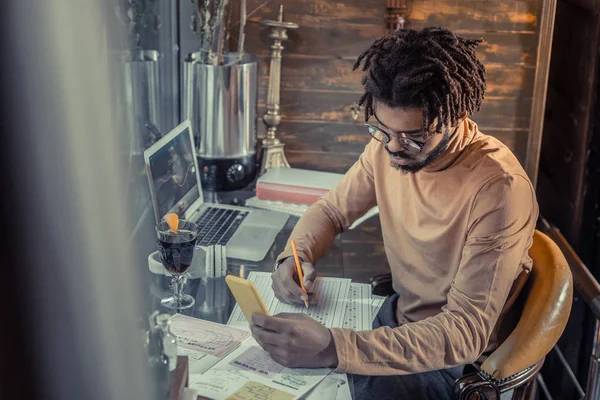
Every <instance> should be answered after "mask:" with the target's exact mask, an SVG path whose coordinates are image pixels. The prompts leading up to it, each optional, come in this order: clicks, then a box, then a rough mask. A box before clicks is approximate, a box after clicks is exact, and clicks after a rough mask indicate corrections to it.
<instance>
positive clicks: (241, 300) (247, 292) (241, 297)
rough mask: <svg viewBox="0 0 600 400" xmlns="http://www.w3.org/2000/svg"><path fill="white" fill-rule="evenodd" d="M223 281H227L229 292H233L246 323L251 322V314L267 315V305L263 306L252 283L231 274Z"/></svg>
mask: <svg viewBox="0 0 600 400" xmlns="http://www.w3.org/2000/svg"><path fill="white" fill-rule="evenodd" d="M225 282H227V286H229V289H230V290H231V293H233V297H235V300H236V301H237V302H238V304H239V305H240V308H241V309H242V312H243V313H244V316H245V317H246V319H247V320H248V323H250V324H251V323H252V314H265V315H269V311H268V310H267V306H265V303H264V301H263V299H262V298H261V297H260V294H259V293H258V290H257V289H256V286H254V283H252V282H250V281H249V280H247V279H244V278H240V277H237V276H233V275H227V276H226V277H225Z"/></svg>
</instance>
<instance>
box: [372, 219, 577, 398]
mask: <svg viewBox="0 0 600 400" xmlns="http://www.w3.org/2000/svg"><path fill="white" fill-rule="evenodd" d="M529 255H530V256H531V258H532V259H533V269H532V270H531V272H530V273H529V274H528V275H525V274H523V276H522V277H519V279H523V280H524V281H525V280H526V282H525V284H524V285H523V286H522V289H521V292H520V293H519V294H518V300H517V302H516V303H514V304H513V307H518V306H519V305H520V304H522V308H521V310H515V311H521V313H520V317H519V318H518V322H517V323H516V326H515V328H514V329H513V330H512V331H511V333H510V335H508V337H507V339H506V340H505V341H504V342H503V343H502V344H501V345H500V346H499V347H498V348H497V349H496V350H495V351H494V352H493V353H492V354H491V355H490V356H489V357H488V358H487V359H486V360H485V361H484V362H483V364H482V365H481V368H480V369H478V370H477V368H476V367H475V366H472V368H471V370H475V371H476V372H473V373H470V374H466V375H463V376H462V377H461V378H459V379H458V380H457V381H456V383H455V385H454V395H455V398H456V399H459V400H482V399H488V400H493V399H500V397H501V396H502V400H506V399H519V400H521V399H531V398H534V397H535V392H536V389H537V386H536V385H537V384H536V377H537V374H538V372H539V371H540V369H541V368H542V364H543V363H544V359H545V357H546V355H547V354H548V353H549V352H550V350H552V348H553V347H554V345H556V342H557V341H558V339H559V338H560V336H561V335H562V333H563V331H564V329H565V326H566V325H567V320H568V319H569V314H570V312H571V303H572V301H573V278H572V276H571V270H570V268H569V264H568V263H567V260H566V259H565V257H564V255H563V254H562V252H561V251H560V249H559V248H558V246H557V245H556V243H554V242H553V241H552V239H550V238H549V237H548V236H546V235H545V234H544V233H542V232H540V231H538V230H536V231H535V233H534V236H533V244H532V245H531V249H530V250H529ZM371 285H372V287H373V294H377V295H380V296H385V295H388V294H390V293H393V288H392V279H391V274H389V273H387V274H382V275H378V276H375V277H372V278H371ZM517 286H519V285H518V284H517ZM515 297H516V296H515ZM469 367H471V366H469Z"/></svg>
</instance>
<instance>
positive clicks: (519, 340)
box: [481, 230, 573, 380]
mask: <svg viewBox="0 0 600 400" xmlns="http://www.w3.org/2000/svg"><path fill="white" fill-rule="evenodd" d="M529 255H530V256H531V258H532V259H533V269H532V271H531V273H530V277H529V280H530V282H528V286H529V293H528V294H527V298H526V301H525V306H524V308H523V312H522V314H521V317H520V318H519V322H518V323H517V326H516V327H515V329H514V330H513V331H512V332H511V334H510V335H509V336H508V338H507V339H506V340H505V341H504V342H503V343H502V344H501V345H500V346H499V347H498V348H497V349H496V350H495V351H494V352H493V353H492V354H491V355H490V356H489V357H488V358H487V359H486V360H485V362H484V363H483V364H482V365H481V370H482V371H483V372H485V373H486V374H488V375H489V376H491V377H492V378H494V379H496V380H501V379H505V378H508V377H510V376H513V375H515V374H517V373H519V372H521V371H523V370H525V369H527V368H528V367H531V366H532V365H534V364H536V363H537V362H538V361H540V360H542V359H543V358H544V357H545V356H546V355H547V354H548V353H549V352H550V350H552V347H554V345H555V344H556V342H557V341H558V339H559V338H560V336H561V335H562V333H563V331H564V329H565V326H566V324H567V320H568V319H569V314H570V312H571V304H572V301H573V277H572V276H571V270H570V269H569V264H568V263H567V260H566V259H565V257H564V255H563V254H562V252H561V251H560V249H559V248H558V246H557V245H556V243H554V242H553V241H552V239H550V238H549V237H548V236H546V235H545V234H543V233H542V232H540V231H538V230H536V231H535V233H534V237H533V244H532V246H531V249H530V250H529Z"/></svg>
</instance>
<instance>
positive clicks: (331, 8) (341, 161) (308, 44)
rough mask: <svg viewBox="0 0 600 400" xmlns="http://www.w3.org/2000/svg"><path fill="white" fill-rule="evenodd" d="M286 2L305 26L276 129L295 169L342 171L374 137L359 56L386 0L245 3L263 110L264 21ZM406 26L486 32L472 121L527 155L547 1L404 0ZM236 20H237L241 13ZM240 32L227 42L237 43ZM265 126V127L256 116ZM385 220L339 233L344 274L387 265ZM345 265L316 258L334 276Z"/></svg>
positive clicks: (363, 276)
mask: <svg viewBox="0 0 600 400" xmlns="http://www.w3.org/2000/svg"><path fill="white" fill-rule="evenodd" d="M280 3H282V4H284V7H285V17H284V19H285V20H286V21H290V22H296V23H298V24H299V25H300V28H299V29H297V30H291V31H289V40H288V41H286V42H284V47H285V49H284V51H283V68H282V81H281V104H280V105H281V114H282V122H281V125H280V129H279V134H280V137H281V139H282V140H283V142H284V143H285V146H286V147H285V149H286V155H287V158H288V161H289V162H290V164H291V165H292V166H293V167H297V168H307V169H316V170H323V171H332V172H345V171H346V170H347V169H348V168H349V167H350V166H351V165H352V164H353V163H354V162H355V161H356V159H357V158H358V156H359V154H360V153H361V151H362V150H363V148H364V146H365V144H366V143H367V142H368V140H369V136H368V134H367V133H366V131H365V129H364V127H363V116H362V115H361V116H360V117H359V120H358V121H354V120H353V119H352V113H351V106H352V104H353V103H354V102H355V101H358V99H359V98H360V96H361V94H362V87H361V85H360V79H361V76H362V75H361V73H360V72H353V71H352V66H353V64H354V61H355V60H356V58H357V57H358V56H359V55H360V53H362V52H363V51H364V50H365V49H366V48H368V47H369V46H370V45H371V43H372V42H373V41H374V40H375V39H376V38H378V37H379V36H381V35H382V34H383V33H384V19H383V17H384V14H385V5H386V0H345V1H331V0H285V1H284V0H281V1H280V2H275V1H272V0H267V1H265V0H248V12H249V13H252V15H251V16H250V19H249V22H248V25H247V27H246V51H247V52H249V53H252V54H256V55H257V56H258V57H259V76H260V83H259V103H260V105H261V110H260V111H259V115H260V116H262V114H263V113H264V103H265V99H266V91H267V85H268V69H269V59H270V58H269V55H270V50H269V46H270V45H271V43H272V42H271V40H270V39H269V37H268V33H269V31H268V30H267V29H266V28H265V27H264V26H263V25H261V24H260V21H261V20H262V19H276V18H277V12H278V8H279V4H280ZM407 4H408V7H409V10H408V16H407V21H408V22H407V25H406V26H407V27H411V28H422V27H426V26H436V25H437V26H440V25H441V26H445V27H447V28H449V29H452V30H454V31H455V32H456V33H457V34H459V35H461V36H464V37H469V38H483V39H484V42H483V43H482V44H481V45H480V47H479V56H480V58H481V60H482V62H483V63H484V64H485V66H486V68H487V71H488V75H487V82H488V91H487V96H486V100H485V102H484V105H483V107H482V110H481V112H480V113H478V114H476V115H475V116H474V117H473V118H474V120H475V121H476V122H477V123H478V124H479V126H480V128H481V130H482V131H483V132H485V133H488V134H492V135H495V136H497V137H498V138H500V139H501V140H502V141H503V142H505V143H506V144H507V145H508V146H509V147H510V148H511V149H513V151H514V152H515V153H516V154H517V156H518V157H519V158H520V160H521V162H523V161H524V156H525V149H526V143H527V133H528V128H529V115H530V110H531V96H532V92H533V81H534V76H535V65H536V57H537V55H536V49H537V45H538V32H539V25H538V21H539V15H540V12H541V5H542V0H520V1H500V0H419V1H413V0H407ZM233 20H234V21H236V20H237V19H236V17H235V16H234V19H233ZM236 39H237V34H236V33H235V32H234V33H233V34H232V36H231V42H230V45H231V47H232V48H236V47H237V40H236ZM258 126H259V129H260V131H259V133H262V134H264V126H263V124H262V122H259V124H258ZM382 242H383V240H382V236H381V231H380V227H379V220H378V219H372V220H370V221H368V222H367V223H364V224H362V225H361V226H360V227H359V228H358V229H355V230H354V231H351V232H348V233H344V234H343V235H342V237H341V246H342V249H343V266H344V274H345V276H349V277H352V278H353V279H354V280H356V281H362V282H366V281H368V278H369V277H370V276H372V275H376V274H379V273H383V272H386V271H387V270H388V269H389V267H388V264H387V260H386V257H385V252H384V248H383V243H382ZM336 268H339V265H331V266H329V265H323V263H321V264H319V270H320V271H321V273H326V274H335V273H336V270H335V269H336Z"/></svg>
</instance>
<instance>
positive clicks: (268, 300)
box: [227, 271, 385, 400]
mask: <svg viewBox="0 0 600 400" xmlns="http://www.w3.org/2000/svg"><path fill="white" fill-rule="evenodd" d="M248 280H250V281H252V282H253V283H254V285H255V286H256V288H257V290H258V292H259V293H260V295H261V297H262V299H263V300H264V302H265V305H266V306H267V309H268V310H269V313H270V314H271V315H275V314H278V313H281V312H297V313H305V314H308V315H309V316H310V317H311V318H313V319H315V320H317V321H319V322H320V323H322V324H323V325H325V326H326V327H328V328H349V329H354V330H357V331H360V330H370V329H372V323H373V319H374V318H375V316H376V315H377V313H378V312H379V309H380V308H381V306H382V305H383V301H384V300H385V298H384V297H381V296H373V295H372V294H371V286H370V285H368V284H364V283H353V282H351V280H350V279H343V278H317V279H316V281H315V288H314V295H313V297H312V298H311V302H310V307H309V309H308V310H307V309H306V308H305V307H304V306H303V305H289V304H285V303H282V302H280V301H279V300H277V298H276V297H275V293H274V292H273V289H272V288H271V273H269V272H256V271H252V272H250V274H249V276H248ZM227 324H228V325H233V326H239V327H244V328H245V327H246V326H247V325H248V322H247V321H246V318H245V317H244V314H243V313H242V310H241V309H240V307H239V305H237V304H236V306H235V308H234V309H233V313H232V314H231V317H230V318H229V321H228V322H227ZM334 398H335V399H337V400H344V399H350V398H351V397H350V390H349V386H348V378H347V376H346V374H338V373H335V374H332V375H330V376H328V377H327V378H326V379H324V380H323V381H322V382H321V383H319V384H318V385H317V386H316V387H314V388H313V389H312V390H311V391H310V392H309V393H308V395H307V396H306V399H307V400H320V399H334Z"/></svg>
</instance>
